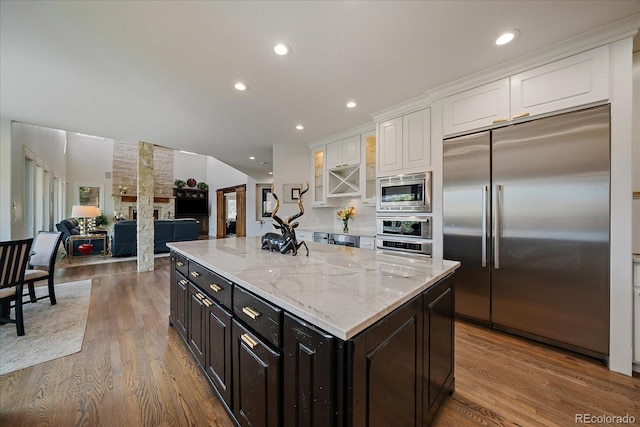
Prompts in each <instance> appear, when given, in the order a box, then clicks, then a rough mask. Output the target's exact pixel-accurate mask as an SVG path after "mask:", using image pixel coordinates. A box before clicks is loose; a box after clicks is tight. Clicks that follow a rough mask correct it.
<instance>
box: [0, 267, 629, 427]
mask: <svg viewBox="0 0 640 427" xmlns="http://www.w3.org/2000/svg"><path fill="white" fill-rule="evenodd" d="M168 268H169V259H168V258H162V259H156V270H155V271H154V272H149V273H137V272H136V265H135V262H121V263H114V264H100V265H92V266H85V267H73V268H67V269H58V270H57V271H56V276H57V278H56V281H57V282H58V283H62V282H67V281H73V280H80V279H84V278H92V279H93V287H92V291H91V303H90V307H89V317H88V320H87V329H86V333H85V339H84V343H83V347H82V351H81V352H80V353H76V354H74V355H71V356H67V357H63V358H60V359H57V360H53V361H50V362H47V363H43V364H41V365H37V366H34V367H31V368H27V369H23V370H20V371H17V372H13V373H9V374H6V375H3V376H0V426H16V427H17V426H36V425H42V426H45V425H46V426H79V425H86V426H94V425H105V426H106V425H108V426H190V425H192V426H232V425H233V423H232V422H231V421H230V419H229V417H228V416H227V415H226V413H225V411H224V410H223V408H222V406H221V405H220V403H219V402H218V400H217V398H216V397H215V395H214V393H213V391H212V390H211V388H210V386H209V384H208V382H207V381H206V379H205V378H204V376H203V374H202V373H201V372H200V371H199V369H198V368H197V367H196V365H195V363H194V361H193V358H192V357H191V355H190V354H189V353H188V350H187V349H186V347H185V345H184V344H183V342H182V341H181V340H180V338H179V337H178V334H177V333H176V331H175V330H174V329H173V328H171V327H169V324H168V313H169V287H168V281H169V270H168ZM43 301H44V300H43ZM39 303H43V302H42V301H41V302H39ZM27 324H28V319H27ZM7 327H14V326H13V325H7ZM0 345H1V343H0ZM455 376H456V391H455V393H454V395H453V396H452V397H450V398H448V399H446V401H445V403H444V405H443V407H442V408H441V410H440V412H439V414H438V416H437V417H436V419H435V420H434V423H433V425H435V426H466V425H490V426H492V425H505V426H516V425H519V426H537V425H540V426H552V425H553V426H555V425H557V426H568V425H575V414H582V413H588V414H592V415H603V414H607V415H621V416H622V415H625V414H629V415H632V416H634V417H635V419H636V424H637V423H640V378H638V377H633V378H631V377H627V376H624V375H621V374H616V373H613V372H610V371H609V370H608V369H607V368H606V367H604V366H602V365H601V364H600V363H598V362H597V361H594V360H592V359H588V358H585V357H581V356H577V355H575V354H572V353H568V352H565V351H562V350H557V349H554V348H551V347H548V346H545V345H540V344H536V343H532V342H529V341H527V340H523V339H520V338H517V337H513V336H510V335H506V334H503V333H500V332H495V331H491V330H487V329H484V328H481V327H478V326H475V325H471V324H468V323H462V322H458V323H457V324H456V375H455Z"/></svg>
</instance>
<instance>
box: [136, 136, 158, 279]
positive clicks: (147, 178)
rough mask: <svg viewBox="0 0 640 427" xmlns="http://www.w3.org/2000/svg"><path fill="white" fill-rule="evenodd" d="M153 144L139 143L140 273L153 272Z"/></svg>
mask: <svg viewBox="0 0 640 427" xmlns="http://www.w3.org/2000/svg"><path fill="white" fill-rule="evenodd" d="M153 191H154V189H153V144H149V143H148V142H138V200H137V206H136V208H137V210H138V214H137V233H138V246H137V248H138V271H139V272H142V271H153V269H154V264H153V260H154V259H153V238H154V222H153Z"/></svg>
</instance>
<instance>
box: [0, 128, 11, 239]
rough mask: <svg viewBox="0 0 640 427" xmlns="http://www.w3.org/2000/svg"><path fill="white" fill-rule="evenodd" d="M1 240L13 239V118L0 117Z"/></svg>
mask: <svg viewBox="0 0 640 427" xmlns="http://www.w3.org/2000/svg"><path fill="white" fill-rule="evenodd" d="M0 240H1V241H4V240H11V120H9V119H4V118H0Z"/></svg>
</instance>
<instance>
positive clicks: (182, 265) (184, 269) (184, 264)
mask: <svg viewBox="0 0 640 427" xmlns="http://www.w3.org/2000/svg"><path fill="white" fill-rule="evenodd" d="M173 255H174V257H175V259H176V270H178V271H179V272H180V273H182V274H184V275H185V276H188V275H189V261H187V258H185V257H183V256H182V255H180V254H178V253H176V252H174V253H173Z"/></svg>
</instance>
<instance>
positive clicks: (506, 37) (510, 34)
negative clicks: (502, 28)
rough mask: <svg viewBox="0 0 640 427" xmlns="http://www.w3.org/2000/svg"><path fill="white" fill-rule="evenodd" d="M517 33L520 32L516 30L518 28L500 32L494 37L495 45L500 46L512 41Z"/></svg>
mask: <svg viewBox="0 0 640 427" xmlns="http://www.w3.org/2000/svg"><path fill="white" fill-rule="evenodd" d="M519 34H520V31H518V30H510V31H506V32H504V33H502V34H501V35H500V37H498V38H497V39H496V45H498V46H502V45H504V44H507V43H509V42H511V41H513V40H514V39H515V38H516V37H518V35H519Z"/></svg>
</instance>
